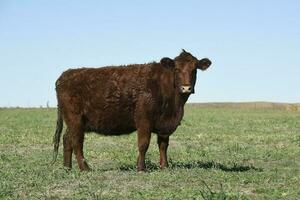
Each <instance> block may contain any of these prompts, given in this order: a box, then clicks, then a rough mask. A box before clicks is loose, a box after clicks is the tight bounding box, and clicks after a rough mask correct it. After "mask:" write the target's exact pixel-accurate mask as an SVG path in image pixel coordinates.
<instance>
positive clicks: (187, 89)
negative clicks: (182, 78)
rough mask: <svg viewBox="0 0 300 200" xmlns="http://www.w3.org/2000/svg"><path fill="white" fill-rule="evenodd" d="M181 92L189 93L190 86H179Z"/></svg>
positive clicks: (190, 90)
mask: <svg viewBox="0 0 300 200" xmlns="http://www.w3.org/2000/svg"><path fill="white" fill-rule="evenodd" d="M180 89H181V92H182V93H191V92H192V87H191V86H190V85H186V86H181V87H180Z"/></svg>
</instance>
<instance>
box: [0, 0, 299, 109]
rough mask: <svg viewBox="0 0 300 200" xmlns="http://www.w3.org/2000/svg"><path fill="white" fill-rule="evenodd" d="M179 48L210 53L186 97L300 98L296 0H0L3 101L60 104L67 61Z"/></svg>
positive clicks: (100, 62) (104, 61) (122, 60)
mask: <svg viewBox="0 0 300 200" xmlns="http://www.w3.org/2000/svg"><path fill="white" fill-rule="evenodd" d="M181 48H184V49H186V50H187V51H189V52H191V53H192V54H193V55H194V56H196V57H198V58H203V57H208V58H210V59H211V60H212V62H213V65H212V66H211V68H210V69H209V70H208V71H206V72H201V71H199V73H198V74H197V76H198V79H197V85H196V94H194V95H192V96H191V98H190V102H223V101H226V102H228V101H275V102H300V90H299V86H300V1H296V0H289V1H283V0H281V1H279V0H272V1H271V0H251V1H250V0H246V1H238V0H236V1H230V0H229V1H215V0H211V1H201V0H194V1H192V0H185V1H179V0H178V1H176V0H172V1H171V0H169V1H166V0H165V1H161V0H151V1H142V0H139V1H138V0H130V1H125V0H119V1H117V0H109V1H108V0H107V1H104V0H103V1H101V0H99V1H90V0H86V1H75V0H72V1H71V0H70V1H61V0H48V1H46V0H39V1H38V0H36V1H33V0H26V1H22V0H0V95H1V96H0V106H40V105H42V106H45V105H46V103H47V101H49V103H50V105H51V106H55V105H56V96H55V89H54V83H55V80H56V79H57V77H58V76H59V75H60V74H61V73H62V72H63V71H64V70H66V69H68V68H71V67H82V66H92V67H96V66H99V67H100V66H104V65H118V64H131V63H145V62H150V61H159V60H160V58H162V57H165V56H168V57H171V58H173V57H175V56H177V55H178V54H179V53H180V51H181Z"/></svg>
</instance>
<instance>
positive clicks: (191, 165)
mask: <svg viewBox="0 0 300 200" xmlns="http://www.w3.org/2000/svg"><path fill="white" fill-rule="evenodd" d="M146 166H147V170H148V171H156V170H159V169H160V168H159V166H158V165H157V164H155V163H153V162H150V161H146ZM196 168H201V169H218V170H222V171H225V172H246V171H249V170H254V171H259V172H261V171H263V169H262V168H256V167H254V166H252V165H240V164H237V163H233V165H232V166H229V165H224V164H221V163H217V162H214V161H206V162H203V161H193V162H177V161H172V160H170V161H169V169H196ZM119 170H121V171H134V170H136V167H135V165H128V164H124V165H121V166H120V167H119Z"/></svg>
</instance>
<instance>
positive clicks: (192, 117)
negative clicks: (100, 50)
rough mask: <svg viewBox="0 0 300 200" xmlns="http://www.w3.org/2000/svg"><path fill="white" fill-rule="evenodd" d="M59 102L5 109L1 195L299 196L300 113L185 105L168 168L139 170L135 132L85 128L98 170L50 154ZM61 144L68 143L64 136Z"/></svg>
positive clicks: (154, 165)
mask: <svg viewBox="0 0 300 200" xmlns="http://www.w3.org/2000/svg"><path fill="white" fill-rule="evenodd" d="M55 122H56V110H55V109H0V198H2V199H58V198H66V199H300V112H296V111H285V110H274V109H236V108H209V107H201V108H200V107H197V106H187V107H186V113H185V117H184V120H183V122H182V125H181V126H180V127H179V128H178V129H177V131H176V132H175V133H174V134H173V135H172V136H171V139H170V147H169V159H170V168H169V169H168V170H165V171H161V170H160V169H159V168H158V161H159V153H158V149H157V145H156V137H155V135H153V136H152V141H151V145H150V147H149V150H148V153H147V166H148V168H149V171H148V172H147V173H136V171H135V162H136V156H137V147H136V134H135V133H133V134H131V135H126V136H119V137H117V136H112V137H105V136H100V135H96V134H87V135H86V141H85V146H84V149H85V155H86V159H87V160H88V162H89V164H90V165H91V167H92V168H93V171H92V172H87V173H86V172H84V173H82V172H79V170H78V168H77V163H76V162H75V159H74V158H73V169H72V170H71V171H66V170H65V169H64V168H63V167H62V146H61V147H60V151H59V157H58V162H56V163H55V164H54V165H50V162H51V159H52V149H53V145H52V137H53V134H54V130H55ZM61 145H62V143H61Z"/></svg>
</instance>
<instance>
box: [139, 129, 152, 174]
mask: <svg viewBox="0 0 300 200" xmlns="http://www.w3.org/2000/svg"><path fill="white" fill-rule="evenodd" d="M137 134H138V135H137V136H138V151H139V155H138V158H137V171H146V164H145V155H146V152H147V150H148V147H149V143H150V138H151V132H150V129H149V128H148V127H147V126H144V127H141V128H139V129H138V133H137Z"/></svg>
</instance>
